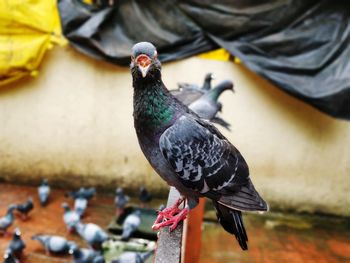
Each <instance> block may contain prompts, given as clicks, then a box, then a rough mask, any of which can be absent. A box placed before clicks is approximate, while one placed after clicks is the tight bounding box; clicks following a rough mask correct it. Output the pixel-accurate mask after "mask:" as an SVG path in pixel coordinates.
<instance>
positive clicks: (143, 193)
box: [139, 186, 153, 207]
mask: <svg viewBox="0 0 350 263" xmlns="http://www.w3.org/2000/svg"><path fill="white" fill-rule="evenodd" d="M152 198H153V197H152V195H151V194H150V192H148V190H147V189H146V188H145V187H143V186H141V187H140V193H139V200H140V203H141V207H146V205H147V204H148V203H149V202H151V201H152Z"/></svg>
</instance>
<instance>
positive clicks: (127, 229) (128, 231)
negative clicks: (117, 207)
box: [121, 226, 134, 241]
mask: <svg viewBox="0 0 350 263" xmlns="http://www.w3.org/2000/svg"><path fill="white" fill-rule="evenodd" d="M133 230H134V229H133V228H132V227H130V226H127V227H124V228H123V233H122V236H121V240H122V241H128V240H129V238H130V237H131V234H132V232H133Z"/></svg>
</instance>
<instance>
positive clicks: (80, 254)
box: [69, 246, 105, 263]
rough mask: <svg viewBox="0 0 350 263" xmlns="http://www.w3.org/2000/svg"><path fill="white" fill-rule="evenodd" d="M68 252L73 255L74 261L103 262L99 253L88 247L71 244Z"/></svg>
mask: <svg viewBox="0 0 350 263" xmlns="http://www.w3.org/2000/svg"><path fill="white" fill-rule="evenodd" d="M69 254H72V255H73V262H74V263H97V262H99V263H103V262H104V261H105V260H104V258H103V256H102V255H101V253H99V252H97V251H94V250H92V249H88V248H79V247H78V246H72V247H71V248H70V250H69Z"/></svg>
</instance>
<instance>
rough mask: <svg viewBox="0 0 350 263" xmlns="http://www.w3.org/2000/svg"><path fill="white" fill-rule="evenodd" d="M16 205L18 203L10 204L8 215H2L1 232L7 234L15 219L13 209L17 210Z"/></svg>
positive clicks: (0, 220)
mask: <svg viewBox="0 0 350 263" xmlns="http://www.w3.org/2000/svg"><path fill="white" fill-rule="evenodd" d="M16 207H17V206H16V205H10V206H9V207H8V209H7V212H6V215H4V216H3V217H0V234H2V235H5V234H7V229H8V228H9V227H10V226H11V225H12V223H13V220H14V219H15V218H14V216H13V210H15V209H16Z"/></svg>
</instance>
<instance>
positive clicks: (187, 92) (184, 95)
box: [170, 73, 214, 106]
mask: <svg viewBox="0 0 350 263" xmlns="http://www.w3.org/2000/svg"><path fill="white" fill-rule="evenodd" d="M213 79H214V77H213V74H212V73H207V74H206V75H205V78H204V83H203V86H202V87H199V86H198V85H196V84H188V83H179V84H178V87H179V88H178V89H176V90H171V91H170V92H171V94H172V95H173V96H174V97H175V98H177V99H178V100H179V101H181V102H182V103H183V104H185V105H186V106H188V105H190V104H191V103H192V102H194V101H195V100H197V99H199V98H200V97H201V96H202V95H204V94H205V93H206V92H207V91H209V90H210V89H211V81H212V80H213Z"/></svg>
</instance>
